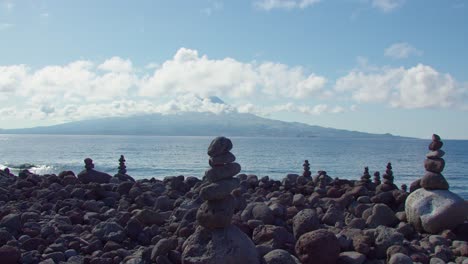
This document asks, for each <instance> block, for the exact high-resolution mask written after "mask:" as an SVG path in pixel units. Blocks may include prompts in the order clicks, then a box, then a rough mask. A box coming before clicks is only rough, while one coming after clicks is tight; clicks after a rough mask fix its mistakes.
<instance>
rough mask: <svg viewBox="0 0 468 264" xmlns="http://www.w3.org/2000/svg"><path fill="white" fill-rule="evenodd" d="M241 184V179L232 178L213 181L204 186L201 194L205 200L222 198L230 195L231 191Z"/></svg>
mask: <svg viewBox="0 0 468 264" xmlns="http://www.w3.org/2000/svg"><path fill="white" fill-rule="evenodd" d="M238 186H239V179H236V178H231V179H226V180H221V181H218V182H215V183H211V184H209V185H207V186H205V187H203V188H202V189H201V191H200V196H201V197H202V198H203V199H204V200H221V199H224V198H226V196H230V194H231V192H232V191H233V190H234V189H236V188H237V187H238Z"/></svg>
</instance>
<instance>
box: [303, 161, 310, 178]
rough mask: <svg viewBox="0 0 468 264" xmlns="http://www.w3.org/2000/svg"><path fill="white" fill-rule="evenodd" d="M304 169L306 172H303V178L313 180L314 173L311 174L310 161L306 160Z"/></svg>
mask: <svg viewBox="0 0 468 264" xmlns="http://www.w3.org/2000/svg"><path fill="white" fill-rule="evenodd" d="M302 167H303V168H304V171H303V172H302V176H304V177H306V178H311V177H312V173H311V172H310V164H309V161H308V160H304V164H303V165H302Z"/></svg>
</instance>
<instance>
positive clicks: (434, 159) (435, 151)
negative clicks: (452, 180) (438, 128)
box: [405, 134, 468, 234]
mask: <svg viewBox="0 0 468 264" xmlns="http://www.w3.org/2000/svg"><path fill="white" fill-rule="evenodd" d="M442 146H443V143H442V141H441V140H440V137H439V136H438V135H436V134H434V135H432V142H431V143H430V144H429V150H430V151H429V153H427V154H426V157H427V159H426V160H425V161H424V168H425V169H426V174H425V175H424V176H423V177H422V179H421V181H420V185H421V187H422V188H420V189H417V190H415V191H414V192H412V193H411V194H410V195H409V196H408V198H407V199H406V203H405V212H406V216H407V219H408V223H411V224H412V225H413V226H414V227H416V229H418V230H419V231H425V232H428V233H432V234H437V233H439V232H441V231H443V230H446V229H453V228H455V227H457V226H458V225H460V224H462V223H464V221H465V219H466V218H467V216H468V204H467V203H466V202H465V200H464V199H463V198H461V197H460V196H458V195H456V194H455V193H452V192H451V191H449V190H448V188H449V184H448V183H447V180H446V179H445V178H444V176H443V175H442V174H441V172H442V171H443V169H444V167H445V161H444V159H442V157H443V156H444V154H445V152H444V151H442V150H441V148H442Z"/></svg>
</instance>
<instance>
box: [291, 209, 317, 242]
mask: <svg viewBox="0 0 468 264" xmlns="http://www.w3.org/2000/svg"><path fill="white" fill-rule="evenodd" d="M319 227H320V220H319V218H318V216H317V213H316V212H315V210H313V209H304V210H301V211H300V212H299V213H297V214H296V215H295V216H294V218H293V234H294V237H295V238H296V239H297V238H299V237H300V236H301V235H302V234H305V233H307V232H310V231H314V230H316V229H318V228H319Z"/></svg>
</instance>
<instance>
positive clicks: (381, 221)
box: [366, 204, 399, 228]
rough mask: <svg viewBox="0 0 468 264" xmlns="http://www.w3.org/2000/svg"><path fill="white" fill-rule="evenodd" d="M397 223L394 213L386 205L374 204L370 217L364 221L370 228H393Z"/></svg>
mask: <svg viewBox="0 0 468 264" xmlns="http://www.w3.org/2000/svg"><path fill="white" fill-rule="evenodd" d="M398 222H399V220H398V218H397V217H396V216H395V213H394V212H393V210H392V209H390V207H388V206H387V205H386V204H376V205H375V206H374V207H373V208H372V215H371V216H369V218H367V220H366V224H367V225H368V226H369V227H371V228H376V227H378V226H379V225H384V226H390V227H393V226H395V225H397V224H398Z"/></svg>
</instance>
